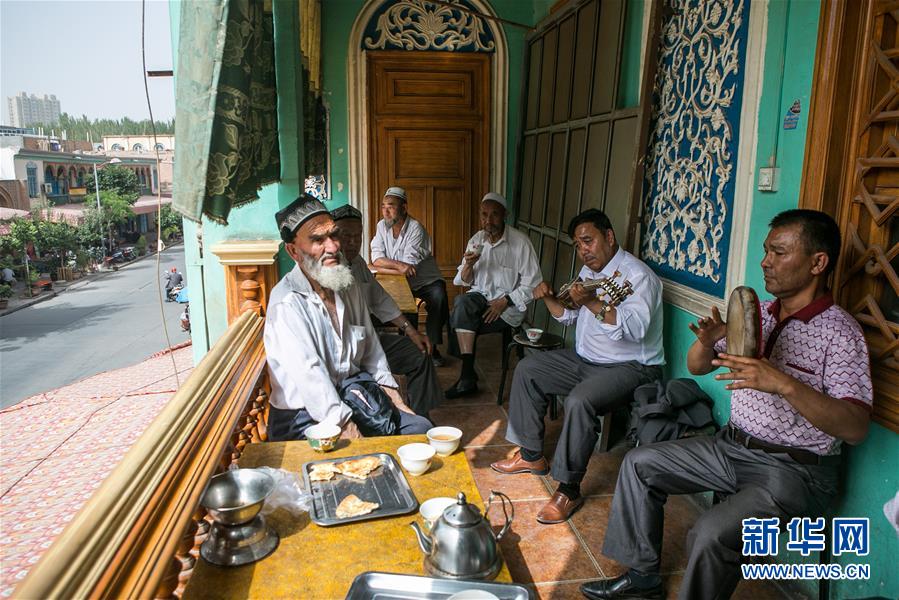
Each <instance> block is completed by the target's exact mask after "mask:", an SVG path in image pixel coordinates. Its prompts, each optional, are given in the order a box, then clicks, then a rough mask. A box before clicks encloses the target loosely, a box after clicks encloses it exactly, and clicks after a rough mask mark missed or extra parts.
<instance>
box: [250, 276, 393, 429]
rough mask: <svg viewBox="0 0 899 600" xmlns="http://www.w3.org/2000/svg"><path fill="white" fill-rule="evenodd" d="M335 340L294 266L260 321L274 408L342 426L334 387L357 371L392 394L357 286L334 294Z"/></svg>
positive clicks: (347, 412) (345, 412)
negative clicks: (297, 411)
mask: <svg viewBox="0 0 899 600" xmlns="http://www.w3.org/2000/svg"><path fill="white" fill-rule="evenodd" d="M335 305H336V309H337V322H338V325H339V330H340V334H339V335H338V332H337V331H335V329H334V326H333V325H332V324H331V317H330V315H329V314H328V309H327V307H326V306H325V303H324V302H323V301H322V299H321V298H320V297H319V295H318V294H317V293H315V290H313V289H312V285H311V284H310V283H309V280H308V279H307V278H306V275H305V274H304V273H303V271H301V270H300V267H299V266H295V267H294V268H293V270H292V271H291V272H290V273H288V274H287V275H285V276H284V278H283V279H281V281H279V282H278V284H277V285H276V286H275V287H274V289H272V295H271V298H270V299H269V303H268V312H267V315H266V318H265V333H264V336H263V340H264V342H265V354H266V361H267V362H268V370H269V375H270V376H271V383H272V395H271V404H272V406H274V407H275V408H281V409H298V408H305V409H306V410H307V411H308V412H309V414H310V416H311V417H312V418H313V419H314V420H315V421H317V422H319V423H333V424H335V425H339V426H341V427H342V426H344V425H345V424H346V423H347V421H349V420H350V416H351V415H352V410H351V409H350V407H349V406H347V405H346V404H344V403H343V401H342V400H341V399H340V395H339V394H338V392H337V386H338V385H340V383H341V382H342V381H343V380H344V379H346V378H347V377H350V376H352V375H355V374H356V373H358V372H360V371H365V372H366V373H369V374H370V375H371V376H372V377H373V378H374V379H375V381H377V382H378V383H379V384H380V385H383V386H387V387H392V388H396V387H397V384H396V381H395V380H394V379H393V375H391V374H390V367H389V366H388V365H387V357H386V356H385V355H384V350H383V349H382V348H381V343H380V342H379V341H378V336H377V334H376V333H375V330H374V327H372V324H371V319H370V318H369V316H368V307H367V306H366V304H365V299H364V298H363V296H362V288H361V287H360V286H358V285H353V286H350V288H349V289H347V290H345V291H343V292H339V293H337V294H335Z"/></svg>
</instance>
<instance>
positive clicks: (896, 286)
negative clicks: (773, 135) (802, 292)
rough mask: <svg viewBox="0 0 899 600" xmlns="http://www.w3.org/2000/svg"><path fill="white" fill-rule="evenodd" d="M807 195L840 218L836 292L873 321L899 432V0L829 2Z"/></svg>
mask: <svg viewBox="0 0 899 600" xmlns="http://www.w3.org/2000/svg"><path fill="white" fill-rule="evenodd" d="M815 62H816V64H815V77H814V78H813V81H815V87H814V90H813V94H812V111H811V114H810V116H809V120H810V121H809V134H808V139H807V142H806V159H805V167H804V173H803V183H802V195H801V199H800V204H801V205H802V206H804V207H808V208H815V209H818V210H823V211H825V212H827V213H828V214H830V215H831V216H833V217H834V218H836V219H837V221H838V223H839V224H840V231H841V232H842V234H843V248H842V252H841V254H840V261H839V263H838V266H837V271H836V274H835V276H834V282H833V288H834V292H835V296H836V299H837V301H838V302H839V303H840V305H842V306H843V307H844V308H846V309H847V310H848V311H849V312H850V313H852V315H853V316H854V317H855V318H856V319H858V321H859V322H860V323H861V324H862V327H863V328H864V330H865V336H866V338H867V340H868V347H869V350H870V353H871V371H872V375H873V377H874V419H875V420H876V421H878V422H879V423H881V424H882V425H884V426H886V427H889V428H891V429H892V430H893V431H897V432H899V275H897V272H899V9H897V5H896V3H895V2H884V1H880V0H865V1H864V2H860V1H856V0H834V1H832V2H826V3H822V15H821V29H820V31H819V35H818V50H817V53H816V59H815Z"/></svg>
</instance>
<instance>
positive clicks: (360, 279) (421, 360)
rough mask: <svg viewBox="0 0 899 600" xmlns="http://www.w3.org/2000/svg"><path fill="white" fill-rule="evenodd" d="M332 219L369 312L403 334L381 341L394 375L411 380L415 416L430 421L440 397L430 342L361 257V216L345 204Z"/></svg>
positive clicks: (382, 336)
mask: <svg viewBox="0 0 899 600" xmlns="http://www.w3.org/2000/svg"><path fill="white" fill-rule="evenodd" d="M331 218H333V219H334V222H335V223H337V227H338V229H339V233H338V235H339V237H340V247H341V249H342V252H343V254H344V256H345V257H346V259H347V260H348V261H349V262H350V270H351V271H352V272H353V277H354V278H355V279H356V283H357V284H359V286H360V287H361V288H362V293H363V295H364V296H365V302H366V303H367V304H368V310H369V312H370V313H371V315H372V316H374V317H375V318H376V319H377V320H378V321H380V322H381V323H393V324H394V325H396V326H397V327H399V328H400V331H401V332H402V333H403V334H404V335H396V334H391V333H380V334H378V339H379V340H380V342H381V347H382V348H384V353H385V354H386V355H387V364H388V365H390V370H391V372H393V373H399V374H401V375H405V376H406V377H407V378H408V380H409V406H410V407H411V408H412V410H414V411H415V413H416V414H419V415H422V416H425V417H427V416H428V411H430V410H431V409H432V408H434V407H435V406H437V404H438V403H439V402H440V397H441V391H440V384H439V382H438V381H437V371H436V370H435V369H434V364H433V363H432V362H431V342H430V341H429V340H428V338H426V337H424V336H422V335H421V334H420V333H418V330H417V329H415V327H413V326H412V324H411V323H410V322H409V319H407V318H406V317H404V316H403V314H402V313H401V312H400V307H399V306H397V304H396V302H395V301H394V299H393V298H391V297H390V295H389V294H388V293H387V291H386V290H385V289H384V288H383V287H381V284H380V283H378V282H377V281H376V280H375V278H374V276H372V274H371V271H369V270H368V265H367V264H365V260H364V259H363V258H362V256H360V255H359V249H360V248H361V246H362V213H360V212H359V211H358V210H356V208H354V207H352V206H350V205H349V204H345V205H343V206H341V207H339V208H336V209H334V210H332V211H331Z"/></svg>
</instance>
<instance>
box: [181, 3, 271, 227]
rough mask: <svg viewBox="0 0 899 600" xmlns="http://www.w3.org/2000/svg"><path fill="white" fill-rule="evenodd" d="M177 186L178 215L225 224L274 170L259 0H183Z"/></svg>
mask: <svg viewBox="0 0 899 600" xmlns="http://www.w3.org/2000/svg"><path fill="white" fill-rule="evenodd" d="M176 78H177V79H176V100H177V103H176V104H177V108H176V116H175V135H176V139H178V151H177V152H176V153H175V194H174V198H173V202H172V204H173V206H174V207H175V209H177V210H178V211H179V212H181V213H182V214H183V215H184V216H186V217H188V218H191V219H194V220H199V219H200V217H201V216H202V215H206V216H207V217H209V218H210V219H212V220H213V221H216V222H218V223H222V224H227V222H228V213H229V212H230V210H231V208H232V207H233V206H238V205H240V204H243V203H245V202H250V201H252V200H255V199H256V198H258V195H257V191H258V190H259V188H261V187H262V186H263V185H265V184H267V183H272V182H274V181H277V180H278V178H279V175H280V155H279V152H278V117H277V96H276V93H275V57H274V35H273V27H272V15H271V13H266V12H265V10H264V9H263V0H202V1H198V0H186V1H184V2H182V3H181V22H180V37H179V48H178V70H177V73H176Z"/></svg>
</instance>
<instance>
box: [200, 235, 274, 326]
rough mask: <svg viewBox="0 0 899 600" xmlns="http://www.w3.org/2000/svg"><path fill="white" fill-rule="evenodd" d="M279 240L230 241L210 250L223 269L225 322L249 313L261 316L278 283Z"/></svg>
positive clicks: (263, 314)
mask: <svg viewBox="0 0 899 600" xmlns="http://www.w3.org/2000/svg"><path fill="white" fill-rule="evenodd" d="M280 245H281V242H280V241H279V240H230V241H227V242H221V243H219V244H216V245H214V246H213V247H212V253H213V254H215V255H216V256H218V258H219V262H221V263H222V266H224V267H225V293H226V294H227V300H228V323H229V324H230V323H231V322H232V321H234V319H236V318H237V317H238V316H240V315H241V314H242V313H243V312H245V311H248V310H251V311H253V312H255V313H256V314H257V315H259V316H265V307H266V306H267V305H268V298H269V295H270V294H271V291H272V288H273V287H274V286H275V283H277V282H278V265H277V264H276V262H275V261H276V259H277V256H278V247H279V246H280Z"/></svg>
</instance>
